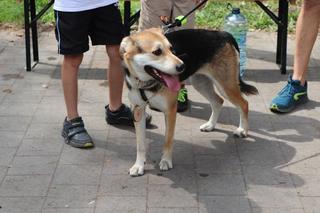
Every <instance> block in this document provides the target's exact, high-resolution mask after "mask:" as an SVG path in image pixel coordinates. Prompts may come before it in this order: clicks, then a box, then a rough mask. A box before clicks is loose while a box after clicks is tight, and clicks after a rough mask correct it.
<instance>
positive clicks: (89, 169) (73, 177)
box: [53, 164, 102, 185]
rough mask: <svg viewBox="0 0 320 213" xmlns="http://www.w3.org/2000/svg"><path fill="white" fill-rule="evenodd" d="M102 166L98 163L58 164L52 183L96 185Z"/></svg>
mask: <svg viewBox="0 0 320 213" xmlns="http://www.w3.org/2000/svg"><path fill="white" fill-rule="evenodd" d="M101 169H102V166H100V165H63V164H59V165H58V168H57V170H56V172H55V175H54V179H53V184H69V185H71V184H75V185H96V184H98V183H99V177H100V173H101Z"/></svg>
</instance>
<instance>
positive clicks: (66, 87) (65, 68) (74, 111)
mask: <svg viewBox="0 0 320 213" xmlns="http://www.w3.org/2000/svg"><path fill="white" fill-rule="evenodd" d="M82 58H83V54H79V55H65V56H64V58H63V63H62V68H61V81H62V87H63V94H64V100H65V104H66V107H67V117H68V119H69V120H71V119H73V118H76V117H78V116H79V113H78V71H79V66H80V64H81V62H82Z"/></svg>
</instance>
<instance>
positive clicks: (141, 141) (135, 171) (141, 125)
mask: <svg viewBox="0 0 320 213" xmlns="http://www.w3.org/2000/svg"><path fill="white" fill-rule="evenodd" d="M139 110H140V111H139V113H141V114H140V115H141V119H140V121H138V122H134V126H135V131H136V140H137V157H136V162H135V164H134V165H133V166H132V167H131V168H130V171H129V174H130V176H140V175H143V174H144V164H145V161H146V148H145V138H146V116H145V107H143V108H142V109H139Z"/></svg>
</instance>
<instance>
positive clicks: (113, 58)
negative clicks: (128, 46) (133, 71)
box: [107, 45, 121, 63]
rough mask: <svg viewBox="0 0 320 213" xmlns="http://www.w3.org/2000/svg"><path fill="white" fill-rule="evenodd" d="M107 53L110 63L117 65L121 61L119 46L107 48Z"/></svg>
mask: <svg viewBox="0 0 320 213" xmlns="http://www.w3.org/2000/svg"><path fill="white" fill-rule="evenodd" d="M107 53H108V56H109V60H110V62H111V63H117V62H119V63H120V61H121V57H120V52H119V45H112V46H107Z"/></svg>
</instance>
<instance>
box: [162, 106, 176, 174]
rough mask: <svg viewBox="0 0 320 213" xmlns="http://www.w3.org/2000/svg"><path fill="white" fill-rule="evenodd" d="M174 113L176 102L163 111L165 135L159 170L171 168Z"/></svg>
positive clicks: (174, 123)
mask: <svg viewBox="0 0 320 213" xmlns="http://www.w3.org/2000/svg"><path fill="white" fill-rule="evenodd" d="M176 115H177V104H176V101H175V104H173V106H172V107H170V108H169V110H168V111H167V112H166V113H165V123H166V135H165V140H166V141H165V144H164V146H163V153H162V157H161V161H160V163H159V166H160V170H169V169H172V168H173V164H172V149H173V136H174V128H175V125H176Z"/></svg>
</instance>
